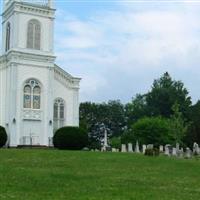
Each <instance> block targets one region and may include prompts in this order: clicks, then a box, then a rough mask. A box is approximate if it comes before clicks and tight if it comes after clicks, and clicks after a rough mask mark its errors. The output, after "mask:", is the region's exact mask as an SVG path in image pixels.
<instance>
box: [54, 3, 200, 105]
mask: <svg viewBox="0 0 200 200" xmlns="http://www.w3.org/2000/svg"><path fill="white" fill-rule="evenodd" d="M55 4H56V9H57V12H56V20H55V54H56V56H57V60H56V62H57V64H59V65H60V66H61V67H62V68H64V69H65V70H67V71H68V72H69V73H71V74H72V75H74V76H78V77H81V78H82V81H81V89H80V100H81V101H95V102H102V101H107V100H110V99H120V100H122V102H128V101H130V100H131V98H132V97H133V96H135V95H136V94H137V93H145V92H147V91H148V90H150V88H151V84H152V82H153V80H154V79H155V78H159V77H160V76H161V75H162V74H163V73H164V72H166V71H168V72H169V73H170V74H171V76H172V77H173V78H174V79H176V80H182V81H183V82H184V84H185V86H186V88H187V89H188V90H189V92H190V95H191V96H192V99H193V102H194V103H195V102H196V101H197V100H198V99H200V87H199V85H200V2H199V1H172V0H171V1H148V2H147V1H125V0H124V1H100V0H99V1H94V0H93V1H92V0H90V1H89V0H88V1H76V0H73V1H67V0H57V1H56V3H55Z"/></svg>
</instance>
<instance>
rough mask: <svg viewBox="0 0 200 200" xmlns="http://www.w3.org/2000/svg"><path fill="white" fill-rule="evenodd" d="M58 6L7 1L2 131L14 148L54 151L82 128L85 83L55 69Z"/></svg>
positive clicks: (0, 77)
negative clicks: (59, 139)
mask: <svg viewBox="0 0 200 200" xmlns="http://www.w3.org/2000/svg"><path fill="white" fill-rule="evenodd" d="M53 3H54V2H53V0H40V1H37V0H3V11H2V51H1V56H0V125H1V126H3V127H5V128H6V131H7V134H8V138H9V139H8V145H9V146H11V147H16V146H20V145H37V146H38V145H39V146H49V145H52V137H53V134H54V132H55V130H57V129H58V128H60V127H63V126H78V125H79V82H80V78H76V77H73V76H72V75H70V74H68V73H67V72H65V71H64V70H63V69H61V68H60V67H59V66H57V65H56V64H55V59H56V57H55V55H54V44H53V43H54V42H53V41H54V19H55V9H54V6H53Z"/></svg>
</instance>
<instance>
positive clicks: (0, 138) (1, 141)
mask: <svg viewBox="0 0 200 200" xmlns="http://www.w3.org/2000/svg"><path fill="white" fill-rule="evenodd" d="M7 139H8V137H7V134H6V130H5V128H4V127H2V126H0V148H1V147H3V146H4V145H5V144H6V141H7Z"/></svg>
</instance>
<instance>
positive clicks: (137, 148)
mask: <svg viewBox="0 0 200 200" xmlns="http://www.w3.org/2000/svg"><path fill="white" fill-rule="evenodd" d="M135 152H136V153H140V149H139V144H138V141H137V142H136V146H135Z"/></svg>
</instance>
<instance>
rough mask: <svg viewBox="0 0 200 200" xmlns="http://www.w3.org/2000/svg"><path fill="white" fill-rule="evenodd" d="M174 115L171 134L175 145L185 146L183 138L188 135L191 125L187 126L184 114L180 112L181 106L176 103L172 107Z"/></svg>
mask: <svg viewBox="0 0 200 200" xmlns="http://www.w3.org/2000/svg"><path fill="white" fill-rule="evenodd" d="M172 111H173V115H172V116H171V118H170V123H169V124H170V130H171V131H170V133H171V135H172V138H173V141H174V144H175V143H179V144H183V138H184V136H185V135H186V133H187V130H188V127H189V124H186V122H185V120H184V119H183V115H182V113H181V112H180V111H179V104H178V103H175V104H174V105H173V106H172Z"/></svg>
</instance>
